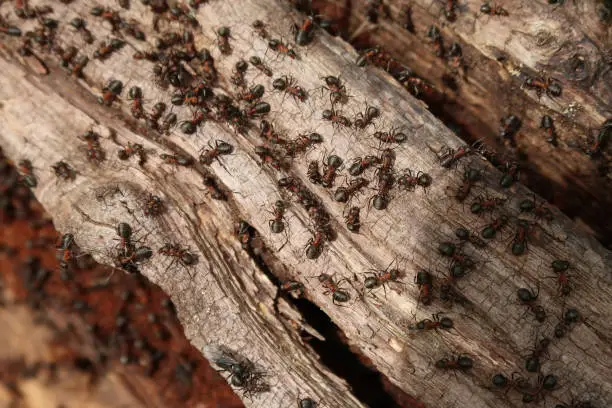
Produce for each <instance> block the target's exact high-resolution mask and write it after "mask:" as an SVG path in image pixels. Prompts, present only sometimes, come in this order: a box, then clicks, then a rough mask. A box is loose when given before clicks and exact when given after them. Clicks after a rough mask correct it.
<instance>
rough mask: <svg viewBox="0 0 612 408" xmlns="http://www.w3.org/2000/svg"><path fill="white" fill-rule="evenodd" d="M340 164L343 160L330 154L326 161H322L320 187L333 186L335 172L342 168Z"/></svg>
mask: <svg viewBox="0 0 612 408" xmlns="http://www.w3.org/2000/svg"><path fill="white" fill-rule="evenodd" d="M342 163H343V160H342V159H341V158H340V157H339V156H336V155H335V154H332V155H331V156H329V157H328V158H327V160H324V161H323V174H322V177H321V185H323V187H326V188H330V187H332V186H333V185H334V180H335V179H336V174H337V171H338V169H339V168H340V167H341V166H342Z"/></svg>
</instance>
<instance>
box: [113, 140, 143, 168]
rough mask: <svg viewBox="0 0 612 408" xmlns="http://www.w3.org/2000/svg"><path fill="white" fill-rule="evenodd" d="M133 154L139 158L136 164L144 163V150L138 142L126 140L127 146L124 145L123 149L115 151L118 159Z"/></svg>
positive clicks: (126, 157) (123, 158) (124, 158)
mask: <svg viewBox="0 0 612 408" xmlns="http://www.w3.org/2000/svg"><path fill="white" fill-rule="evenodd" d="M133 155H138V158H139V160H138V165H139V166H142V165H143V164H145V163H146V161H147V156H146V152H145V149H144V147H143V146H142V145H141V144H140V143H134V144H132V143H131V142H128V145H127V147H124V148H123V149H119V151H118V152H117V156H118V157H119V160H127V159H129V158H130V157H132V156H133Z"/></svg>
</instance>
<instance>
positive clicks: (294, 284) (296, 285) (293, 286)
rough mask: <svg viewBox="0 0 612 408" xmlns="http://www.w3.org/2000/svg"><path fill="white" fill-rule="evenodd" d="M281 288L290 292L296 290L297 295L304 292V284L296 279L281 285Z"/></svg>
mask: <svg viewBox="0 0 612 408" xmlns="http://www.w3.org/2000/svg"><path fill="white" fill-rule="evenodd" d="M281 290H283V291H285V292H291V293H295V292H297V295H298V297H299V296H302V295H303V294H304V285H303V284H302V283H300V282H298V281H294V280H290V281H287V282H285V283H283V284H282V285H281Z"/></svg>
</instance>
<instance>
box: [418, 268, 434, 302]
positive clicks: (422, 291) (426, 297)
mask: <svg viewBox="0 0 612 408" xmlns="http://www.w3.org/2000/svg"><path fill="white" fill-rule="evenodd" d="M414 283H416V284H417V285H418V287H419V299H418V300H420V301H421V302H422V303H423V304H424V305H429V304H430V303H431V299H432V298H431V296H432V289H433V277H432V276H431V273H429V272H428V271H426V270H424V269H423V270H420V271H419V272H417V274H416V275H415V277H414Z"/></svg>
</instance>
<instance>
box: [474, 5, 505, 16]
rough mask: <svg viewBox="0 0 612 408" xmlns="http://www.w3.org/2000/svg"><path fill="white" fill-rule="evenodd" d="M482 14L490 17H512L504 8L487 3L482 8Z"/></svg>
mask: <svg viewBox="0 0 612 408" xmlns="http://www.w3.org/2000/svg"><path fill="white" fill-rule="evenodd" d="M480 12H481V13H482V14H488V15H490V16H503V17H508V16H509V15H510V14H509V13H508V11H506V9H504V8H503V7H502V6H491V5H490V4H489V2H486V3H484V4H483V5H482V6H480Z"/></svg>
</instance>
